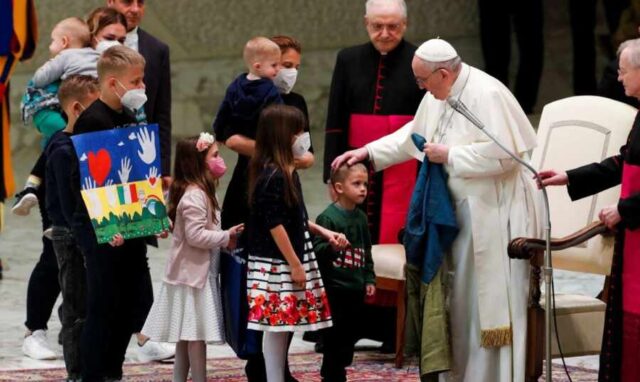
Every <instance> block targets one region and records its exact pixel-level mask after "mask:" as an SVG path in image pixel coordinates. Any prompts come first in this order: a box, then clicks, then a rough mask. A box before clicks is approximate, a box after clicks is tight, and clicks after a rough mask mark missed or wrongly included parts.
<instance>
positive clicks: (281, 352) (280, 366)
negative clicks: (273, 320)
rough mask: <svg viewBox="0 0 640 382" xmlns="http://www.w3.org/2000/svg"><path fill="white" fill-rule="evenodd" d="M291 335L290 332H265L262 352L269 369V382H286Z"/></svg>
mask: <svg viewBox="0 0 640 382" xmlns="http://www.w3.org/2000/svg"><path fill="white" fill-rule="evenodd" d="M289 335H290V332H264V341H263V344H262V351H263V353H264V363H265V367H266V369H267V382H284V365H285V361H286V360H287V343H288V341H289Z"/></svg>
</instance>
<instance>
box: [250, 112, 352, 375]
mask: <svg viewBox="0 0 640 382" xmlns="http://www.w3.org/2000/svg"><path fill="white" fill-rule="evenodd" d="M304 124H305V119H304V115H303V114H302V112H301V111H300V110H298V109H296V108H294V107H291V106H285V105H271V106H269V107H267V108H265V109H264V110H263V112H262V113H261V115H260V120H259V122H258V133H257V136H256V147H255V154H254V155H253V157H252V158H251V163H250V165H249V201H250V207H251V208H250V210H251V211H250V216H249V220H248V222H247V223H248V225H247V231H248V247H249V261H248V275H247V295H248V296H247V297H248V301H249V323H248V327H249V329H253V330H260V331H263V332H264V340H263V353H264V358H265V364H266V370H267V380H268V382H282V381H284V367H285V360H286V357H287V341H288V337H289V335H290V334H291V332H293V331H310V330H318V329H322V328H327V327H329V326H331V312H330V308H329V304H328V300H327V295H326V292H325V289H324V286H323V284H322V278H321V277H320V270H319V269H318V264H317V262H316V258H315V254H314V253H313V245H312V242H311V236H310V232H311V233H313V234H314V235H320V236H322V237H324V238H326V239H327V240H328V241H329V242H330V243H331V244H332V245H333V246H335V247H336V248H343V247H345V246H346V245H347V244H348V242H347V240H346V238H345V237H344V235H343V234H339V233H336V232H333V231H330V230H328V229H326V228H323V227H321V226H318V225H316V224H315V223H313V222H311V221H309V220H308V219H309V218H308V216H307V211H306V208H305V206H304V200H303V198H302V190H301V187H300V179H299V177H298V173H297V172H296V171H295V166H294V159H295V157H299V156H301V155H302V154H304V153H305V152H306V151H307V150H308V148H309V147H308V144H309V140H308V136H306V135H305V134H304V132H303V128H304Z"/></svg>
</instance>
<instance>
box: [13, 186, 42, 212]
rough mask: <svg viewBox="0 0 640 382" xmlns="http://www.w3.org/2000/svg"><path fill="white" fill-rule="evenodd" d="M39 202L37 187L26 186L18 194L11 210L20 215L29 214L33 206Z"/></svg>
mask: <svg viewBox="0 0 640 382" xmlns="http://www.w3.org/2000/svg"><path fill="white" fill-rule="evenodd" d="M37 204H38V197H37V196H36V189H35V188H33V187H26V188H25V189H24V190H22V191H20V192H18V193H17V194H16V202H15V203H14V204H13V207H12V208H11V212H13V213H14V214H15V215H18V216H27V215H29V212H31V208H33V207H34V206H35V205H37Z"/></svg>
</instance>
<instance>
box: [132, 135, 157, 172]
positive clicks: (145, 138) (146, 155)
mask: <svg viewBox="0 0 640 382" xmlns="http://www.w3.org/2000/svg"><path fill="white" fill-rule="evenodd" d="M136 137H137V138H138V142H139V143H140V147H141V148H142V151H140V150H138V156H140V159H142V161H143V162H144V163H146V164H151V163H153V161H154V160H155V159H156V135H155V134H154V132H153V131H152V132H151V134H149V130H148V129H147V128H146V127H143V128H141V129H140V131H139V132H137V133H136Z"/></svg>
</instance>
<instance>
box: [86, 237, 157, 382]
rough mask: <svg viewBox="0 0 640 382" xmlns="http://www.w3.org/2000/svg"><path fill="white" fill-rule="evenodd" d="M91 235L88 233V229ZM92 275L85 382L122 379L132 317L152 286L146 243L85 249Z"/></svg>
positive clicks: (134, 326)
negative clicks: (150, 283) (150, 284)
mask: <svg viewBox="0 0 640 382" xmlns="http://www.w3.org/2000/svg"><path fill="white" fill-rule="evenodd" d="M87 228H89V229H91V228H90V226H89V227H87ZM82 251H83V253H84V254H85V261H86V272H87V318H86V321H85V324H84V330H83V332H82V340H81V349H82V357H83V365H82V366H83V378H82V380H83V382H92V381H100V382H102V380H103V379H104V378H110V379H121V378H122V363H123V362H124V354H125V352H126V350H127V345H128V344H129V340H130V339H131V335H132V334H133V333H134V332H136V331H137V330H139V329H138V325H139V322H138V321H139V317H138V316H137V315H136V314H133V312H135V311H136V310H137V309H138V308H139V305H138V304H147V303H149V302H148V301H146V300H145V298H146V294H147V293H146V292H147V291H148V288H149V286H148V285H146V284H145V283H147V282H150V280H151V278H150V276H149V266H148V263H147V246H146V244H145V242H144V240H143V239H131V240H125V242H124V244H123V245H122V246H120V247H115V248H113V247H110V246H109V245H108V244H102V245H98V246H96V245H93V248H86V247H85V246H84V245H83V246H82Z"/></svg>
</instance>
